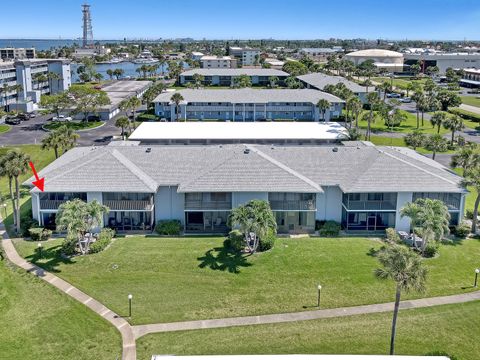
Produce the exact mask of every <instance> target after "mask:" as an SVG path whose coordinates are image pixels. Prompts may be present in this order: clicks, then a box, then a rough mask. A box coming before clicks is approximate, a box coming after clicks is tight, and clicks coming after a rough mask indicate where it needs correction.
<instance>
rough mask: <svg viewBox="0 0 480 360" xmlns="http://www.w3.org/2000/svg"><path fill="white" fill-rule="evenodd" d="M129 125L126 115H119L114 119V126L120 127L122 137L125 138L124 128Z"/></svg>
mask: <svg viewBox="0 0 480 360" xmlns="http://www.w3.org/2000/svg"><path fill="white" fill-rule="evenodd" d="M129 125H130V121H129V120H128V118H127V117H126V116H120V117H119V118H118V119H117V120H116V121H115V126H116V127H119V128H122V134H121V136H122V138H123V139H124V140H125V128H126V127H128V126H129Z"/></svg>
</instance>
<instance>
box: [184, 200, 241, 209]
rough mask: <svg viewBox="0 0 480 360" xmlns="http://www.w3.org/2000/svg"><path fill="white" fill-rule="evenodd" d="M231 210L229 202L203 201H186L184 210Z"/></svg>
mask: <svg viewBox="0 0 480 360" xmlns="http://www.w3.org/2000/svg"><path fill="white" fill-rule="evenodd" d="M231 208H232V202H231V201H203V200H186V201H185V209H186V210H230V209H231Z"/></svg>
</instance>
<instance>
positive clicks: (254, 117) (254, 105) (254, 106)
mask: <svg viewBox="0 0 480 360" xmlns="http://www.w3.org/2000/svg"><path fill="white" fill-rule="evenodd" d="M256 105H257V104H255V103H253V122H255V120H256V116H255V108H256Z"/></svg>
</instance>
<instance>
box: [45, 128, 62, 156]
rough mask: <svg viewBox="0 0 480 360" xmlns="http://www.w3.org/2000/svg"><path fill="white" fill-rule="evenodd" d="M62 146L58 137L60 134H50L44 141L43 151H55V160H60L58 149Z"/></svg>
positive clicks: (53, 132)
mask: <svg viewBox="0 0 480 360" xmlns="http://www.w3.org/2000/svg"><path fill="white" fill-rule="evenodd" d="M60 145H61V139H60V137H59V136H58V133H57V132H55V131H52V132H50V133H48V135H47V136H46V137H44V138H43V139H42V149H43V150H50V149H53V151H54V152H55V159H58V149H59V148H60Z"/></svg>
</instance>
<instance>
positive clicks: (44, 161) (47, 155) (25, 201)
mask: <svg viewBox="0 0 480 360" xmlns="http://www.w3.org/2000/svg"><path fill="white" fill-rule="evenodd" d="M11 149H19V150H21V151H23V152H25V153H27V154H29V155H30V158H31V160H32V161H33V163H34V164H35V169H36V170H37V171H40V170H41V169H43V168H44V167H45V166H47V165H48V164H49V163H51V162H52V161H53V160H54V159H55V153H54V152H53V150H42V149H41V147H40V145H18V146H6V147H0V156H2V155H3V154H5V153H6V152H7V151H8V150H11ZM31 176H32V173H31V171H30V169H28V171H27V172H26V173H25V174H24V175H22V176H20V182H23V181H25V180H27V179H28V178H30V177H31ZM0 195H1V198H2V199H3V200H4V202H5V203H6V204H7V214H8V216H7V218H6V220H5V225H6V226H7V230H9V233H10V235H12V232H11V231H10V230H11V226H12V224H13V217H12V215H11V214H12V206H11V205H12V203H11V201H10V196H9V191H8V179H7V178H5V177H0ZM21 204H22V213H27V212H28V211H29V209H30V193H29V192H28V189H22V191H21ZM1 211H2V217H3V216H4V215H5V214H4V211H3V209H1Z"/></svg>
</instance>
